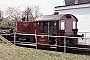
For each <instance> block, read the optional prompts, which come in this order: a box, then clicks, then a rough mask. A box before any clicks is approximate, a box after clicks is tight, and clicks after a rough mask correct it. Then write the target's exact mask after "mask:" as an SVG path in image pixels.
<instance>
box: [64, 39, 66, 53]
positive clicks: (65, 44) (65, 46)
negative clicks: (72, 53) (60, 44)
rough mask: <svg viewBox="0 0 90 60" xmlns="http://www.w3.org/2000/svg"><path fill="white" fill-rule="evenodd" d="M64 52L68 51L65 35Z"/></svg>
mask: <svg viewBox="0 0 90 60" xmlns="http://www.w3.org/2000/svg"><path fill="white" fill-rule="evenodd" d="M64 53H66V37H64Z"/></svg>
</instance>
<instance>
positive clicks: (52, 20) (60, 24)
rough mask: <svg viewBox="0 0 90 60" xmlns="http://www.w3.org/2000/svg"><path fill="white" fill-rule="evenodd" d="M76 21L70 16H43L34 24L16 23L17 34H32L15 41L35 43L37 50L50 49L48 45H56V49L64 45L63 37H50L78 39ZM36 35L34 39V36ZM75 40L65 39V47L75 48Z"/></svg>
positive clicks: (76, 42) (76, 41)
mask: <svg viewBox="0 0 90 60" xmlns="http://www.w3.org/2000/svg"><path fill="white" fill-rule="evenodd" d="M77 22H78V19H77V18H76V17H75V16H74V15H72V14H60V15H44V16H41V17H39V18H37V19H36V20H35V21H34V22H26V21H22V22H17V32H18V34H32V36H31V35H24V36H19V37H18V39H17V40H23V39H26V40H25V41H28V42H31V43H36V42H37V48H44V49H50V45H57V49H59V48H60V46H63V45H64V37H58V38H57V37H51V36H69V37H78V36H79V37H80V35H78V34H77V32H78V28H77ZM33 34H36V38H35V35H33ZM77 44H78V40H77V39H76V38H66V45H68V46H76V45H77Z"/></svg>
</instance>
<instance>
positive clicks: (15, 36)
mask: <svg viewBox="0 0 90 60" xmlns="http://www.w3.org/2000/svg"><path fill="white" fill-rule="evenodd" d="M15 41H16V32H14V44H15Z"/></svg>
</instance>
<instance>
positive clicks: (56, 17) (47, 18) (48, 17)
mask: <svg viewBox="0 0 90 60" xmlns="http://www.w3.org/2000/svg"><path fill="white" fill-rule="evenodd" d="M65 15H67V14H60V15H43V16H41V17H39V18H37V19H36V20H35V21H55V20H60V19H61V18H62V17H63V16H65ZM69 15H71V14H69ZM71 16H73V15H71ZM73 17H74V18H75V19H76V20H77V18H76V17H75V16H73Z"/></svg>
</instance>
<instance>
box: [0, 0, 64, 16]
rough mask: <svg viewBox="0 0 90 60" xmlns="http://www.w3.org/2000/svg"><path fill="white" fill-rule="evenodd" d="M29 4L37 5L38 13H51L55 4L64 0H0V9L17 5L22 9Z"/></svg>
mask: <svg viewBox="0 0 90 60" xmlns="http://www.w3.org/2000/svg"><path fill="white" fill-rule="evenodd" d="M28 5H29V6H30V5H39V7H40V13H42V14H53V13H54V7H55V6H61V5H64V0H0V10H2V11H4V10H6V8H7V7H18V6H20V9H21V10H24V9H25V7H27V6H28Z"/></svg>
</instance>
